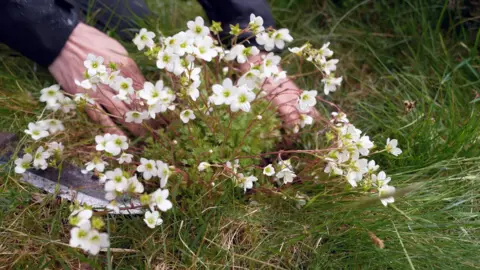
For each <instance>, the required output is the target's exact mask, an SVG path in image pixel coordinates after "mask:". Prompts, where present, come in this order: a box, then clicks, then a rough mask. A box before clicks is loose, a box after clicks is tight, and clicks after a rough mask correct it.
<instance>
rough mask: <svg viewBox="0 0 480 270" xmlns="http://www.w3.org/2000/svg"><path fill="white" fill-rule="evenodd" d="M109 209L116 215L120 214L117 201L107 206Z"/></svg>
mask: <svg viewBox="0 0 480 270" xmlns="http://www.w3.org/2000/svg"><path fill="white" fill-rule="evenodd" d="M107 209H110V210H112V211H113V212H114V213H115V214H120V207H118V203H117V201H115V200H113V201H110V202H109V203H108V204H107Z"/></svg>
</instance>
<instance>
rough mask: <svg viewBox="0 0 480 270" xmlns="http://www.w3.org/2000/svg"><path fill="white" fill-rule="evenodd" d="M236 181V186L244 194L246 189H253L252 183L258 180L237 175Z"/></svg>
mask: <svg viewBox="0 0 480 270" xmlns="http://www.w3.org/2000/svg"><path fill="white" fill-rule="evenodd" d="M236 179H237V186H238V187H240V188H243V191H244V192H246V191H247V189H251V188H253V182H256V181H257V180H258V178H257V177H255V176H247V177H244V176H243V174H241V173H240V174H239V177H237V178H236Z"/></svg>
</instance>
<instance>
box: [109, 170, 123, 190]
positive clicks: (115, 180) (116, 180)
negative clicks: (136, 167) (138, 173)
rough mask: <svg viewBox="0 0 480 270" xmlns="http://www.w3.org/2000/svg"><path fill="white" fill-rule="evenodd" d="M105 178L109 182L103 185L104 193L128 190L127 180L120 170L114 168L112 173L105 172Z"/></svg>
mask: <svg viewBox="0 0 480 270" xmlns="http://www.w3.org/2000/svg"><path fill="white" fill-rule="evenodd" d="M105 176H106V177H107V179H109V181H107V182H106V183H105V191H107V192H113V191H118V192H125V191H127V189H128V180H127V178H126V177H125V175H124V173H123V171H122V169H120V168H116V169H115V170H113V171H107V172H106V173H105Z"/></svg>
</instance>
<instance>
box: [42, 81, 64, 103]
mask: <svg viewBox="0 0 480 270" xmlns="http://www.w3.org/2000/svg"><path fill="white" fill-rule="evenodd" d="M40 93H41V94H42V95H41V96H40V101H41V102H46V103H47V105H54V104H56V103H57V102H58V101H60V100H62V99H63V98H64V95H63V93H62V92H61V91H60V85H58V84H54V85H52V86H49V87H47V88H43V89H42V90H40Z"/></svg>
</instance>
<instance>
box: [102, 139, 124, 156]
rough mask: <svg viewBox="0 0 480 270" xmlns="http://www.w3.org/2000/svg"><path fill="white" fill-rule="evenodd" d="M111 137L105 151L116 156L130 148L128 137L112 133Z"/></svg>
mask: <svg viewBox="0 0 480 270" xmlns="http://www.w3.org/2000/svg"><path fill="white" fill-rule="evenodd" d="M111 136H112V137H111V139H110V140H109V141H108V142H107V143H106V144H105V151H106V152H107V153H110V154H112V155H114V156H116V155H118V154H120V152H121V151H122V150H127V149H128V143H127V137H125V136H119V135H117V134H113V135H111Z"/></svg>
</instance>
